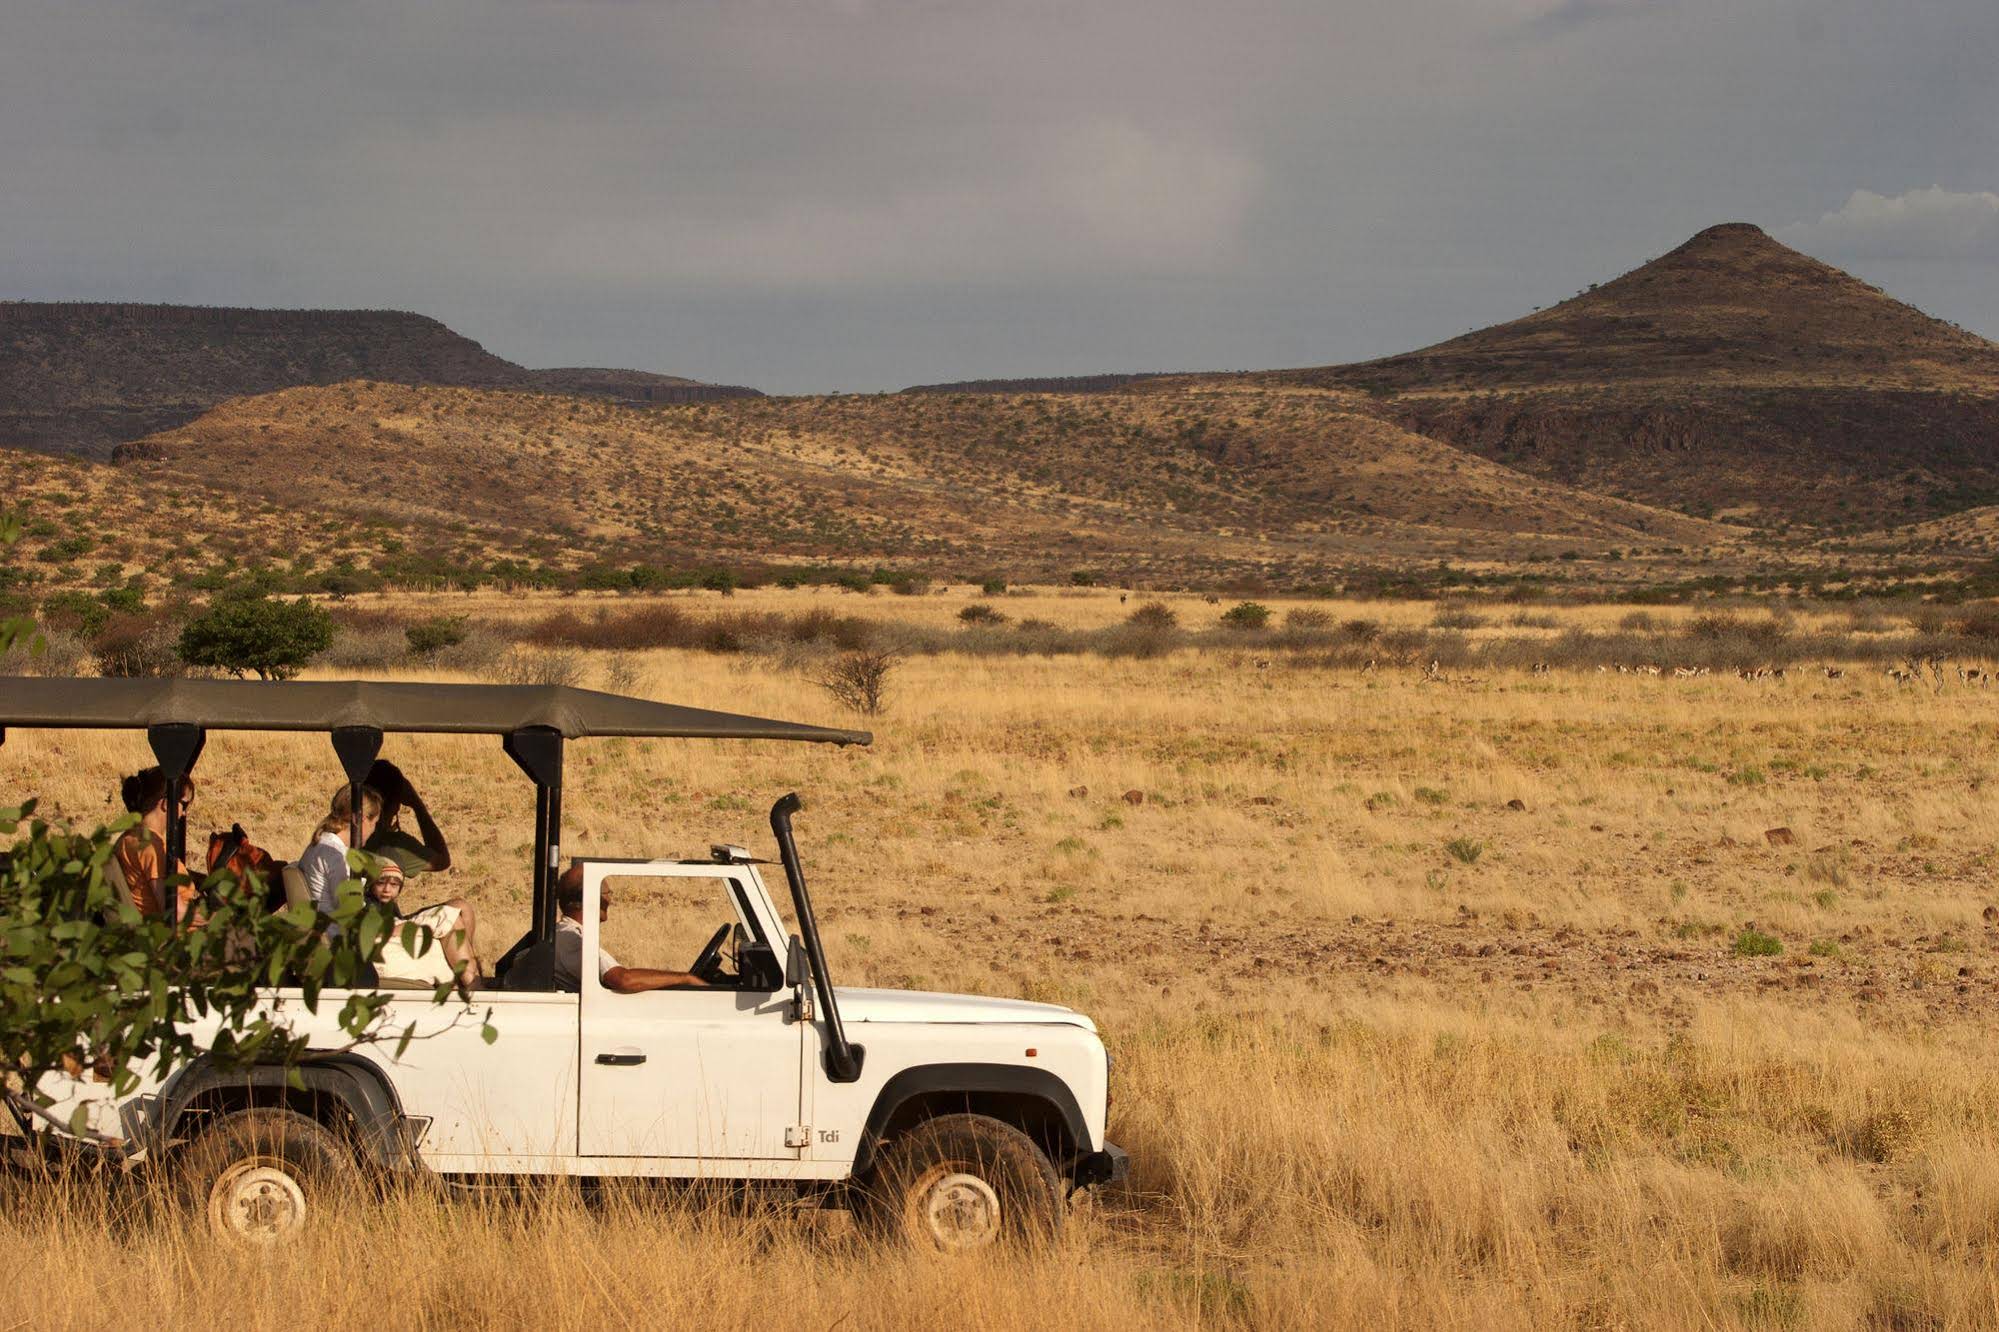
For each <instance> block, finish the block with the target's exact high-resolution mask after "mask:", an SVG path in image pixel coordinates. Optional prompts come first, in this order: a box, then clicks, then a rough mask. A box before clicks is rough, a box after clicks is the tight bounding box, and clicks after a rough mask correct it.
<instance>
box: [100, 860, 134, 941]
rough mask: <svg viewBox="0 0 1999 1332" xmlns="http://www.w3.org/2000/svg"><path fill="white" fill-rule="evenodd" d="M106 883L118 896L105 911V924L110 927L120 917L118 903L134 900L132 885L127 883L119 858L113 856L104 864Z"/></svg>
mask: <svg viewBox="0 0 1999 1332" xmlns="http://www.w3.org/2000/svg"><path fill="white" fill-rule="evenodd" d="M104 882H106V883H108V884H110V885H111V888H112V891H114V892H116V893H117V894H118V897H117V900H116V901H114V902H112V904H111V905H110V906H107V907H105V908H104V911H103V916H104V923H105V924H106V925H109V924H110V923H111V922H112V921H113V920H114V919H116V917H117V915H118V903H119V902H129V901H131V900H132V885H131V884H130V883H128V882H126V879H125V867H124V866H123V865H120V864H119V863H118V857H116V856H113V857H111V859H109V860H107V861H105V862H104Z"/></svg>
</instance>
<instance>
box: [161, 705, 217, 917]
mask: <svg viewBox="0 0 1999 1332" xmlns="http://www.w3.org/2000/svg"><path fill="white" fill-rule="evenodd" d="M146 743H147V744H149V745H151V746H152V749H153V757H154V758H155V759H157V760H158V761H159V765H160V773H161V775H162V776H164V777H165V778H166V785H167V872H166V874H165V875H163V876H162V878H163V879H164V880H168V881H170V880H171V879H172V878H173V867H174V866H175V865H181V864H185V863H186V862H187V818H186V816H185V815H184V814H182V813H181V802H180V788H181V783H182V782H184V781H186V780H187V778H188V777H189V776H190V775H191V774H192V773H193V772H194V764H195V760H196V759H199V758H200V757H201V750H202V746H204V745H206V744H207V743H208V732H207V731H205V730H203V729H202V728H201V727H199V726H190V725H188V724H187V723H186V722H163V723H161V724H159V725H157V726H148V727H147V728H146ZM179 900H180V894H179V893H178V892H171V891H168V889H167V884H166V883H164V882H163V883H162V884H161V889H160V913H161V914H162V915H164V916H165V917H166V918H167V920H169V921H175V920H176V912H175V909H174V908H175V905H176V903H178V901H179Z"/></svg>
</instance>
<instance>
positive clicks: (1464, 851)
mask: <svg viewBox="0 0 1999 1332" xmlns="http://www.w3.org/2000/svg"><path fill="white" fill-rule="evenodd" d="M1444 850H1445V851H1447V852H1449V853H1450V856H1451V859H1452V860H1455V861H1457V862H1458V863H1459V864H1460V865H1475V864H1477V863H1478V858H1479V857H1480V856H1482V855H1484V854H1485V843H1484V842H1479V841H1474V840H1473V839H1472V838H1469V837H1453V838H1452V839H1451V840H1450V841H1448V842H1445V843H1444Z"/></svg>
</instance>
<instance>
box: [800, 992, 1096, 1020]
mask: <svg viewBox="0 0 1999 1332" xmlns="http://www.w3.org/2000/svg"><path fill="white" fill-rule="evenodd" d="M833 993H834V994H836V995H838V996H839V999H840V1019H841V1021H843V1022H1014V1023H1033V1024H1040V1025H1043V1026H1047V1025H1051V1024H1053V1025H1060V1026H1065V1027H1081V1028H1083V1029H1084V1030H1085V1031H1095V1030H1096V1029H1097V1024H1096V1023H1094V1022H1092V1021H1090V1019H1089V1018H1087V1017H1085V1016H1083V1014H1081V1013H1078V1012H1077V1011H1076V1010H1075V1009H1073V1008H1063V1007H1062V1006H1061V1005H1059V1004H1034V1003H1029V1002H1028V1001H1027V1000H1025V999H993V998H989V997H987V996H985V995H982V994H936V993H932V992H929V991H925V990H850V989H848V988H847V987H846V986H844V985H839V986H835V987H834V988H833Z"/></svg>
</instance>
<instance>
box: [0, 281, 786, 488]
mask: <svg viewBox="0 0 1999 1332" xmlns="http://www.w3.org/2000/svg"><path fill="white" fill-rule="evenodd" d="M620 377H622V378H620ZM352 379H367V380H373V381H376V382H382V383H396V384H436V385H452V386H459V387H468V388H521V389H539V390H541V391H543V392H556V393H568V394H585V395H592V396H607V397H618V398H625V399H631V400H638V401H644V400H648V399H649V398H651V397H652V396H653V395H655V394H657V395H660V400H663V401H678V402H686V401H697V400H702V399H703V398H705V397H708V396H713V397H730V396H740V395H741V394H743V393H745V392H753V391H754V390H744V389H731V388H721V387H719V386H709V385H702V384H699V383H697V382H695V381H693V380H676V379H673V378H672V377H670V376H648V375H646V374H645V373H644V372H641V371H573V370H555V371H535V370H529V369H527V368H525V367H523V366H519V365H516V364H514V363H513V362H512V361H508V360H504V359H502V358H501V357H498V356H495V355H493V354H492V353H491V352H488V351H487V350H486V349H485V348H484V347H481V346H480V345H479V344H478V343H476V342H474V341H472V340H471V339H470V338H467V337H464V336H462V335H460V334H458V333H455V332H453V331H452V330H451V329H449V328H447V327H446V326H445V325H443V324H442V323H439V322H438V321H437V320H435V319H431V318H429V317H427V316H424V315H419V314H411V313H407V312H405V311H400V310H262V309H243V308H231V307H223V306H184V305H138V304H111V303H94V302H74V303H71V302H43V301H0V445H4V446H8V447H13V448H27V449H34V450H37V451H40V452H45V453H64V454H73V455H78V456H82V457H88V458H96V459H104V458H108V457H109V456H110V455H111V452H112V450H113V449H115V448H116V447H117V446H118V445H119V444H120V443H122V442H124V441H126V440H132V439H137V438H140V437H142V436H145V435H149V434H153V433H155V432H158V431H161V430H170V429H173V428H175V427H177V426H181V425H185V424H186V423H188V422H189V421H192V420H194V419H195V418H196V417H198V416H200V415H201V414H202V413H203V412H206V411H207V410H208V409H209V408H211V407H214V406H215V405H217V404H218V403H221V402H224V401H226V400H228V399H230V398H236V397H243V396H245V395H249V394H259V393H269V392H274V391H277V390H279V389H285V388H293V387H299V386H304V385H326V384H336V383H340V382H342V381H344V380H352ZM651 381H659V382H657V383H654V382H651ZM669 384H670V385H671V386H672V387H671V390H670V392H671V395H672V396H666V386H667V385H669Z"/></svg>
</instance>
